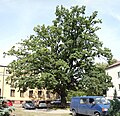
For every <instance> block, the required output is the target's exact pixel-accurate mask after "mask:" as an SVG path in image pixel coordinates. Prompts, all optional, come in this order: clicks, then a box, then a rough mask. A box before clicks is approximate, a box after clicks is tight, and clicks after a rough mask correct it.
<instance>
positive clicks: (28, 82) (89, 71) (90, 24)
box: [5, 6, 112, 103]
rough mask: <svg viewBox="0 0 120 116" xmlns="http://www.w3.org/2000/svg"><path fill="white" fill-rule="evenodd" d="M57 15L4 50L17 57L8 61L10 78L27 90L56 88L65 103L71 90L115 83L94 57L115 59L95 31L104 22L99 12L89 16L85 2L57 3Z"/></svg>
mask: <svg viewBox="0 0 120 116" xmlns="http://www.w3.org/2000/svg"><path fill="white" fill-rule="evenodd" d="M55 15H56V18H55V20H53V23H52V25H50V26H45V25H42V26H39V25H38V26H36V27H35V28H34V31H35V32H36V33H35V34H34V35H31V36H30V37H29V38H28V39H24V40H22V41H21V42H20V43H18V44H17V45H16V46H13V47H12V48H11V49H10V50H9V51H8V52H7V53H5V54H7V55H11V56H15V57H16V60H14V61H13V62H11V63H10V64H9V70H10V71H11V72H12V75H11V76H10V77H8V80H9V81H10V80H11V81H12V82H14V83H12V84H14V86H15V87H18V88H19V89H23V90H24V91H26V90H27V88H35V87H37V88H47V89H48V90H53V92H56V93H58V94H59V95H60V96H61V100H62V103H65V102H66V96H67V92H68V91H69V90H83V91H88V92H91V93H93V92H94V91H95V92H96V91H97V94H99V92H100V93H101V91H102V89H103V86H105V88H108V87H110V86H112V84H111V78H110V77H109V76H106V74H105V73H104V72H102V69H100V70H99V68H95V58H97V57H99V58H100V57H102V58H104V59H105V60H106V61H107V62H108V63H110V61H111V59H112V54H111V51H110V50H109V49H108V48H103V43H102V42H101V41H99V37H98V36H97V35H96V31H98V30H99V29H100V28H99V27H98V24H99V23H101V20H99V19H96V17H97V12H96V11H95V12H93V13H92V14H91V15H90V16H87V15H86V14H85V6H82V7H78V6H74V7H71V8H70V9H66V8H65V7H63V6H58V7H56V12H55ZM96 71H97V72H96ZM100 72H102V73H101V74H99V73H100ZM106 77H107V79H106ZM94 86H95V87H94Z"/></svg>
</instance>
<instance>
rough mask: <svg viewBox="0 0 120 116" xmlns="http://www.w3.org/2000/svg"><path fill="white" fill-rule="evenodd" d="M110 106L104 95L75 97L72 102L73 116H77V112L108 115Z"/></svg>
mask: <svg viewBox="0 0 120 116" xmlns="http://www.w3.org/2000/svg"><path fill="white" fill-rule="evenodd" d="M109 107H110V102H109V101H108V100H107V99H106V98H105V97H103V96H81V97H73V98H72V99H71V103H70V111H71V112H72V116H77V114H83V115H90V116H106V115H108V109H109Z"/></svg>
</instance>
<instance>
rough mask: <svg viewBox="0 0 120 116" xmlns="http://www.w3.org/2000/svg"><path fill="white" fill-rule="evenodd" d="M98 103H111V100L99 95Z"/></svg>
mask: <svg viewBox="0 0 120 116" xmlns="http://www.w3.org/2000/svg"><path fill="white" fill-rule="evenodd" d="M95 102H96V103H97V104H109V101H108V100H107V99H106V98H105V97H100V98H99V97H98V98H96V99H95Z"/></svg>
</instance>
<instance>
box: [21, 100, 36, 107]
mask: <svg viewBox="0 0 120 116" xmlns="http://www.w3.org/2000/svg"><path fill="white" fill-rule="evenodd" d="M22 107H23V108H25V109H35V108H36V107H35V104H34V103H33V101H25V102H24V103H22Z"/></svg>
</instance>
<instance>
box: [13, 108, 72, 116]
mask: <svg viewBox="0 0 120 116" xmlns="http://www.w3.org/2000/svg"><path fill="white" fill-rule="evenodd" d="M14 114H15V115H16V116H71V115H70V114H69V113H49V112H47V111H43V110H38V111H36V110H24V109H22V108H16V110H15V112H14Z"/></svg>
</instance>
